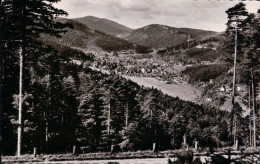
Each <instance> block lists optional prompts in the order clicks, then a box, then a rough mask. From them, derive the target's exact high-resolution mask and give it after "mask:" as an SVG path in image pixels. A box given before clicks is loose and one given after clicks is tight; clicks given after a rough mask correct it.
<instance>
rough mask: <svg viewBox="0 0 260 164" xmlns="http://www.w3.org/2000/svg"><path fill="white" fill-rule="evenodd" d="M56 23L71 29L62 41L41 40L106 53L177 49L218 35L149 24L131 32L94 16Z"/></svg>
mask: <svg viewBox="0 0 260 164" xmlns="http://www.w3.org/2000/svg"><path fill="white" fill-rule="evenodd" d="M57 21H63V22H64V21H67V22H69V23H71V24H72V25H73V26H74V28H73V29H68V32H67V33H66V34H63V35H62V38H55V37H51V36H45V37H44V36H43V37H42V38H43V39H45V40H49V41H52V42H56V43H58V44H62V45H66V46H74V47H80V48H90V47H98V48H102V49H103V50H106V51H120V50H128V49H134V48H136V45H144V46H148V47H154V48H158V47H160V46H169V45H170V46H172V45H180V44H183V43H185V42H186V43H187V41H188V40H201V39H203V38H208V37H211V36H216V35H217V34H218V33H217V32H213V31H205V30H198V29H190V28H175V27H170V26H166V25H160V24H151V25H148V26H145V27H142V28H138V29H135V30H132V29H130V28H128V27H126V26H124V25H121V24H119V23H117V22H114V21H111V20H108V19H103V18H97V17H93V16H86V17H82V18H75V19H57Z"/></svg>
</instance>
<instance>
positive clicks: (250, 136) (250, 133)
mask: <svg viewBox="0 0 260 164" xmlns="http://www.w3.org/2000/svg"><path fill="white" fill-rule="evenodd" d="M250 86H251V83H249V98H248V108H249V146H250V147H251V146H252V132H251V130H252V129H251V91H250V90H251V87H250Z"/></svg>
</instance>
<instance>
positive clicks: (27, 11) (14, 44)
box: [1, 0, 68, 156]
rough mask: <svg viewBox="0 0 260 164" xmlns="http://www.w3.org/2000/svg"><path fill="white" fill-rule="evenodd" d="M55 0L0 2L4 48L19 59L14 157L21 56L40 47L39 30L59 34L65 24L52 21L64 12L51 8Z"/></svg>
mask: <svg viewBox="0 0 260 164" xmlns="http://www.w3.org/2000/svg"><path fill="white" fill-rule="evenodd" d="M56 2H59V0H44V1H37V0H34V1H30V0H8V1H4V2H3V3H2V5H3V8H4V14H3V15H1V20H3V22H4V23H3V24H4V28H3V30H5V34H6V35H5V36H4V40H5V41H6V45H7V47H6V48H7V49H9V50H13V52H15V53H19V58H20V59H19V60H20V77H19V122H18V124H19V125H18V141H17V155H18V156H20V155H21V150H22V131H23V117H22V113H23V112H22V111H23V110H22V106H23V96H24V95H23V94H24V93H23V78H24V71H23V70H24V69H25V68H24V64H26V60H25V58H26V57H27V55H29V54H33V53H35V52H36V50H37V49H41V43H40V41H39V40H38V38H39V37H40V34H41V33H47V34H51V35H55V36H59V33H60V32H64V30H63V29H64V28H65V27H67V26H68V25H67V24H62V23H59V22H55V21H54V19H55V18H56V17H57V16H60V15H66V14H67V13H66V12H65V11H63V10H59V9H56V8H54V7H53V3H56ZM1 30H2V29H1Z"/></svg>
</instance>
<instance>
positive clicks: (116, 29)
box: [72, 16, 132, 36]
mask: <svg viewBox="0 0 260 164" xmlns="http://www.w3.org/2000/svg"><path fill="white" fill-rule="evenodd" d="M72 20H76V21H78V22H80V23H82V24H84V25H86V26H88V27H89V28H91V29H94V30H98V31H101V32H105V33H108V34H111V35H114V36H116V35H118V34H120V33H124V32H128V31H131V30H132V29H131V28H129V27H127V26H124V25H122V24H119V23H117V22H115V21H112V20H109V19H106V18H98V17H95V16H85V17H80V18H73V19H72Z"/></svg>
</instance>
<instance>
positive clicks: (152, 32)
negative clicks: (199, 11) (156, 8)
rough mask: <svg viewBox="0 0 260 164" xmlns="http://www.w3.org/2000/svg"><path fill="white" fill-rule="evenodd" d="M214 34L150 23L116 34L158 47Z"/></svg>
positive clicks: (138, 42) (131, 40)
mask: <svg viewBox="0 0 260 164" xmlns="http://www.w3.org/2000/svg"><path fill="white" fill-rule="evenodd" d="M215 34H217V32H213V31H205V30H198V29H189V28H175V27H170V26H166V25H160V24H151V25H148V26H145V27H142V28H138V29H135V30H133V31H131V32H128V33H124V34H120V35H118V36H119V37H121V38H123V39H126V40H128V41H130V42H133V43H137V44H143V45H146V46H151V47H158V46H168V45H177V44H182V43H184V42H185V41H187V40H190V39H202V38H204V37H207V36H211V35H215Z"/></svg>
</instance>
